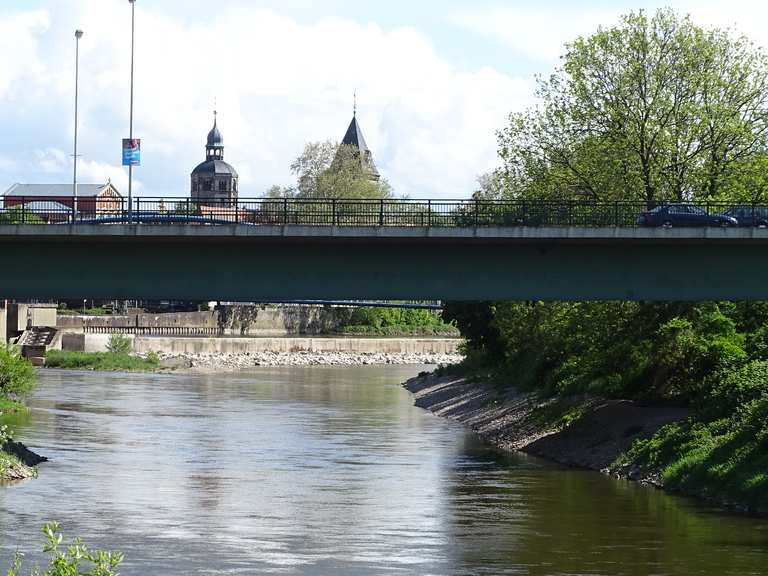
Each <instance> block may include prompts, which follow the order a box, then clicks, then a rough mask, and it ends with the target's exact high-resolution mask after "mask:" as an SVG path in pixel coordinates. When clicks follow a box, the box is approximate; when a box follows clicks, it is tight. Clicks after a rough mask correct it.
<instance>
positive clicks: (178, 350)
mask: <svg viewBox="0 0 768 576" xmlns="http://www.w3.org/2000/svg"><path fill="white" fill-rule="evenodd" d="M128 338H130V339H131V341H132V345H133V349H134V351H135V352H137V353H147V352H158V353H164V354H179V355H182V354H257V353H260V352H319V353H323V352H348V353H351V354H377V353H381V354H455V353H457V352H458V347H459V344H460V343H461V340H459V339H453V338H164V337H147V336H128ZM108 343H109V335H108V334H66V335H64V340H63V346H64V349H65V350H73V351H85V352H106V350H107V344H108Z"/></svg>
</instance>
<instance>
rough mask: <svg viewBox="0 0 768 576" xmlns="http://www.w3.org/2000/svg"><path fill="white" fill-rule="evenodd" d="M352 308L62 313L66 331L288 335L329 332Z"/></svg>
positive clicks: (60, 325) (62, 326)
mask: <svg viewBox="0 0 768 576" xmlns="http://www.w3.org/2000/svg"><path fill="white" fill-rule="evenodd" d="M350 314H351V309H349V308H330V307H320V306H286V307H283V308H267V307H256V306H225V307H222V308H221V309H220V310H217V311H214V312H174V313H167V314H130V315H126V316H59V318H58V322H57V327H58V328H59V329H60V330H62V331H64V332H67V333H83V332H87V333H97V334H109V333H135V334H139V335H141V334H147V335H149V334H152V335H161V336H162V335H167V336H195V335H205V336H214V335H222V336H289V335H317V334H327V333H329V332H333V331H334V330H336V329H338V328H340V327H341V326H343V325H345V324H346V323H347V321H348V320H349V317H350Z"/></svg>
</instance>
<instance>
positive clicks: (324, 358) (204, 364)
mask: <svg viewBox="0 0 768 576" xmlns="http://www.w3.org/2000/svg"><path fill="white" fill-rule="evenodd" d="M160 360H161V366H162V367H163V368H166V369H170V370H179V369H192V370H205V371H210V370H213V371H217V370H222V371H230V370H245V369H248V368H255V367H258V366H369V365H387V364H389V365H394V364H399V365H432V366H435V365H448V364H458V363H459V362H461V361H462V360H463V357H462V356H460V355H458V354H384V353H374V354H353V353H348V352H323V353H320V352H260V353H256V354H184V355H171V354H161V355H160Z"/></svg>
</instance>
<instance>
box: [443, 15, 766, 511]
mask: <svg viewBox="0 0 768 576" xmlns="http://www.w3.org/2000/svg"><path fill="white" fill-rule="evenodd" d="M561 62H562V64H561V66H560V67H559V68H558V69H557V70H555V71H554V73H552V74H551V75H549V76H543V77H541V79H540V80H539V84H538V90H537V96H538V100H539V101H538V103H537V106H536V107H534V108H532V109H530V110H528V111H525V112H523V113H515V114H512V115H511V116H510V118H509V123H508V124H507V125H506V126H505V127H503V128H502V129H501V130H500V131H499V133H498V141H499V157H500V159H501V166H500V167H499V169H498V170H496V171H494V172H493V173H491V174H487V175H485V176H483V177H481V178H480V190H479V191H478V192H477V194H476V197H477V198H491V199H513V200H520V199H525V200H547V201H552V202H563V201H566V202H570V201H574V202H581V203H584V202H587V203H588V202H590V201H601V202H605V201H634V202H638V203H639V204H640V205H645V206H653V205H657V204H659V203H661V202H687V201H696V202H710V201H718V202H725V203H732V204H734V205H735V204H739V203H745V202H766V201H767V200H768V177H766V175H768V58H766V55H765V54H764V52H763V51H762V50H760V49H758V48H756V47H755V46H754V45H753V44H752V43H751V42H750V41H749V40H748V39H746V38H744V37H741V36H738V35H736V34H734V33H733V32H732V31H729V30H720V29H704V28H701V27H698V26H696V25H695V24H694V23H693V22H692V21H691V20H690V19H689V18H687V17H686V18H683V17H680V16H678V15H677V14H676V13H675V12H674V11H672V10H669V9H662V10H659V11H657V12H655V13H654V14H652V15H649V14H648V13H646V12H644V11H640V12H632V13H629V14H627V15H625V16H624V17H622V18H621V19H620V21H619V22H618V24H616V25H614V26H609V27H604V28H600V29H599V30H598V31H597V32H595V33H594V34H592V35H590V36H588V37H580V38H577V39H576V40H574V41H573V42H571V43H569V44H567V45H566V47H565V53H564V55H563V58H562V61H561ZM628 257H630V256H629V255H628ZM444 318H445V320H446V321H448V322H455V323H456V325H457V326H458V327H459V328H460V330H461V332H462V334H463V335H464V336H465V337H466V338H467V352H468V357H467V360H466V362H465V365H464V369H465V370H467V371H470V372H471V373H473V374H477V375H480V376H482V377H484V378H487V379H491V380H492V381H494V382H496V383H497V384H498V385H499V386H507V385H514V386H517V387H522V388H526V389H529V390H536V391H538V392H539V393H541V394H542V395H546V396H550V397H555V398H567V397H570V396H573V395H580V394H581V395H583V394H587V395H595V396H606V397H616V398H628V399H636V400H640V401H645V402H654V403H659V402H661V403H676V404H680V405H684V406H686V407H690V409H691V410H692V413H693V416H692V417H691V418H690V420H689V421H687V422H683V423H678V424H675V425H671V426H667V427H666V428H664V429H662V430H661V431H660V432H659V433H657V434H656V435H655V436H654V437H652V438H650V439H646V440H641V441H638V442H637V443H636V444H634V446H633V447H632V448H631V449H630V450H629V452H628V453H627V454H625V455H624V457H623V458H622V459H621V461H620V462H618V463H617V465H620V464H624V465H631V466H638V467H642V468H645V469H647V470H649V471H655V472H656V473H658V474H659V475H660V477H661V480H662V481H663V483H664V484H665V486H666V487H668V488H670V489H675V490H680V491H683V492H686V493H690V494H697V495H702V496H706V497H709V498H713V499H716V500H718V501H720V502H724V503H730V504H738V505H740V506H742V507H745V508H749V509H753V510H763V511H768V476H767V475H766V470H768V419H767V418H766V416H768V369H767V368H766V366H767V365H766V362H768V304H767V303H762V302H758V303H712V302H704V303H647V302H645V303H635V302H609V303H605V302H603V303H586V302H577V303H540V302H529V303H521V304H508V303H479V304H449V306H448V307H447V308H446V311H445V314H444Z"/></svg>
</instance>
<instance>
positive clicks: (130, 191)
mask: <svg viewBox="0 0 768 576" xmlns="http://www.w3.org/2000/svg"><path fill="white" fill-rule="evenodd" d="M128 2H130V3H131V114H130V129H129V134H128V138H129V139H130V140H133V46H134V32H135V30H136V0H128ZM132 222H133V164H132V163H131V164H129V165H128V223H129V224H130V223H132Z"/></svg>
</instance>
